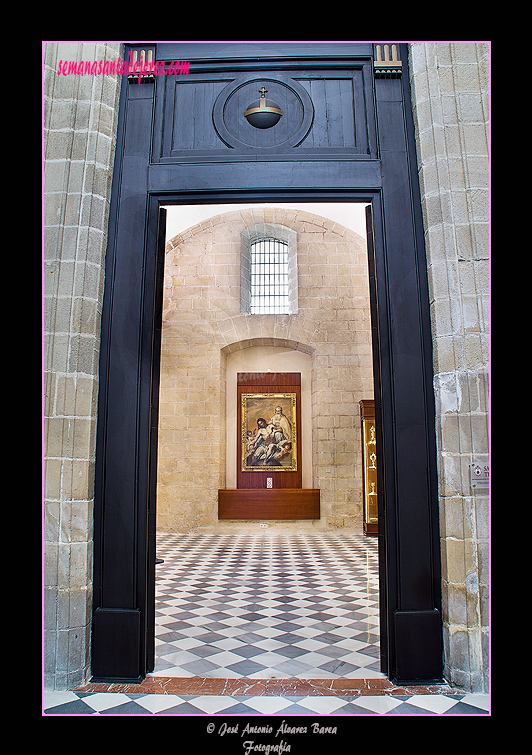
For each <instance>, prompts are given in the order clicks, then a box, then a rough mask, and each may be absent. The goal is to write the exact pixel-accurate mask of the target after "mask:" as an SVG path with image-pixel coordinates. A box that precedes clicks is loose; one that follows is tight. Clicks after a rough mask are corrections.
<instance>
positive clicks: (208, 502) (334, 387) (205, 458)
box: [157, 207, 373, 531]
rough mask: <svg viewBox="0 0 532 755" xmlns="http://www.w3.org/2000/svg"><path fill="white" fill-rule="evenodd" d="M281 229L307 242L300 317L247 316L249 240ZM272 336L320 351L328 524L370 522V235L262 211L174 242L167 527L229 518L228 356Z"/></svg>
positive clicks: (222, 219)
mask: <svg viewBox="0 0 532 755" xmlns="http://www.w3.org/2000/svg"><path fill="white" fill-rule="evenodd" d="M269 226H273V227H275V226H277V227H279V226H281V227H282V228H284V229H285V232H286V234H287V237H288V236H290V237H292V238H294V237H295V239H296V241H295V243H296V247H297V280H298V297H297V312H295V313H294V314H290V315H249V314H247V313H245V312H241V301H242V300H243V299H244V300H245V297H242V296H241V291H240V284H241V244H242V238H243V237H244V238H247V237H248V235H249V232H248V229H250V228H253V229H255V231H256V229H258V228H261V227H264V228H268V227H269ZM261 344H262V345H263V346H265V347H266V346H272V345H275V346H281V347H283V348H286V349H288V350H293V351H302V352H304V353H307V354H311V356H312V379H311V393H312V401H311V405H312V446H311V448H312V450H311V454H312V487H315V488H320V490H321V505H322V517H321V522H319V523H316V524H317V525H318V526H322V527H326V528H341V527H358V528H359V529H360V530H361V529H362V448H361V432H360V409H359V403H358V402H359V401H360V399H371V398H373V364H372V349H371V328H370V310H369V280H368V269H367V251H366V241H365V239H362V238H361V237H360V236H358V235H357V234H356V233H354V232H353V231H351V230H349V229H347V228H344V227H343V226H340V225H339V224H336V223H334V222H333V221H331V220H328V219H326V218H324V217H320V216H317V215H313V214H310V213H307V212H304V211H295V210H288V209H284V208H262V207H257V208H253V209H242V210H241V211H236V212H230V213H226V214H223V215H219V216H216V217H214V218H211V219H209V220H207V221H204V222H202V223H200V224H199V225H197V226H195V227H194V228H190V229H188V230H187V231H185V232H184V233H182V234H180V235H179V236H176V237H174V238H173V239H172V240H171V241H169V242H168V244H167V248H166V264H165V287H164V303H163V329H162V357H161V392H160V417H159V474H158V491H157V509H158V528H159V529H161V530H166V531H188V530H189V529H194V528H198V527H212V526H216V525H217V496H218V489H219V488H223V487H225V480H226V437H227V427H226V416H225V413H226V356H227V355H228V354H230V353H232V352H234V351H236V350H240V349H242V348H245V347H248V346H253V347H257V346H260V345H261ZM250 371H252V370H251V369H250ZM259 371H260V370H259ZM293 526H294V527H297V526H298V523H294V524H293Z"/></svg>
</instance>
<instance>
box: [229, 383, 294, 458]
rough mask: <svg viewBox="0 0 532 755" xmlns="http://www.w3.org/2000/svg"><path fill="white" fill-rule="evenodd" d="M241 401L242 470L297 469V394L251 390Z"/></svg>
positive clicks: (241, 397) (244, 394)
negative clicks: (255, 391) (253, 391)
mask: <svg viewBox="0 0 532 755" xmlns="http://www.w3.org/2000/svg"><path fill="white" fill-rule="evenodd" d="M240 401H241V407H240V409H241V410H240V442H241V454H240V462H241V472H266V471H272V472H295V471H297V469H298V455H299V449H298V443H299V439H298V433H297V428H298V424H299V418H298V416H297V412H298V408H299V407H298V401H297V394H296V393H295V392H290V391H286V392H279V393H262V392H257V393H251V392H249V393H242V394H241V396H240Z"/></svg>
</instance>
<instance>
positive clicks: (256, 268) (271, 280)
mask: <svg viewBox="0 0 532 755" xmlns="http://www.w3.org/2000/svg"><path fill="white" fill-rule="evenodd" d="M250 252H251V301H250V312H251V314H252V315H275V314H289V312H290V307H289V302H288V298H289V297H288V291H289V283H288V244H287V243H286V242H285V241H278V240H277V239H259V240H257V241H254V242H253V243H252V244H251V247H250Z"/></svg>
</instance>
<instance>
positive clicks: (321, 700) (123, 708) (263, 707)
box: [44, 692, 489, 722]
mask: <svg viewBox="0 0 532 755" xmlns="http://www.w3.org/2000/svg"><path fill="white" fill-rule="evenodd" d="M488 711H489V705H488V696H487V695H467V694H462V695H456V694H452V695H364V696H353V695H350V696H345V697H329V696H286V697H269V696H260V697H245V696H225V695H205V696H197V695H142V694H140V695H138V694H121V693H116V692H104V693H79V692H49V693H45V695H44V712H45V714H46V715H57V716H63V715H78V716H82V715H114V716H126V715H164V716H172V715H175V716H178V715H181V716H193V715H199V716H215V715H219V716H228V717H229V716H244V717H248V716H264V715H266V716H298V717H299V716H302V717H306V716H350V715H351V716H353V715H359V716H373V715H394V716H398V715H403V716H404V715H410V716H412V715H447V716H449V715H454V716H464V715H470V716H474V715H486V714H488ZM310 720H311V721H312V720H313V719H310ZM228 721H229V722H231V719H228Z"/></svg>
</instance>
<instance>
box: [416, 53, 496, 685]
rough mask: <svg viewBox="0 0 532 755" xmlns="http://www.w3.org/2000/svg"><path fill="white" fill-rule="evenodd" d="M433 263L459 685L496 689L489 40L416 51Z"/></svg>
mask: <svg viewBox="0 0 532 755" xmlns="http://www.w3.org/2000/svg"><path fill="white" fill-rule="evenodd" d="M410 56H411V61H410V65H411V78H412V81H411V85H412V101H413V110H414V120H415V124H416V131H417V134H416V136H417V151H418V166H419V178H420V185H421V195H422V204H423V214H424V227H425V241H426V248H427V257H428V271H429V285H430V301H431V317H432V335H433V344H434V390H435V395H436V414H437V417H436V423H437V442H438V465H439V469H438V477H439V496H440V528H441V549H442V568H443V574H442V581H443V584H442V588H443V605H444V643H445V669H446V675H447V679H448V681H449V682H451V683H453V684H456V685H457V686H459V687H462V688H464V689H469V690H472V691H479V692H481V691H486V690H487V674H488V555H489V551H488V496H487V491H482V492H478V491H475V489H473V488H472V487H471V484H470V469H469V465H470V464H471V462H472V461H473V460H479V461H487V460H488V345H489V344H488V338H489V332H488V327H489V321H488V317H489V310H488V307H489V302H488V294H489V283H488V275H489V267H488V266H489V262H488V245H489V183H488V182H489V169H488V146H489V140H488V106H489V103H488V84H489V71H488V65H489V46H488V45H487V44H474V43H468V42H465V43H455V44H447V43H442V42H436V43H431V44H412V45H411V46H410Z"/></svg>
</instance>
